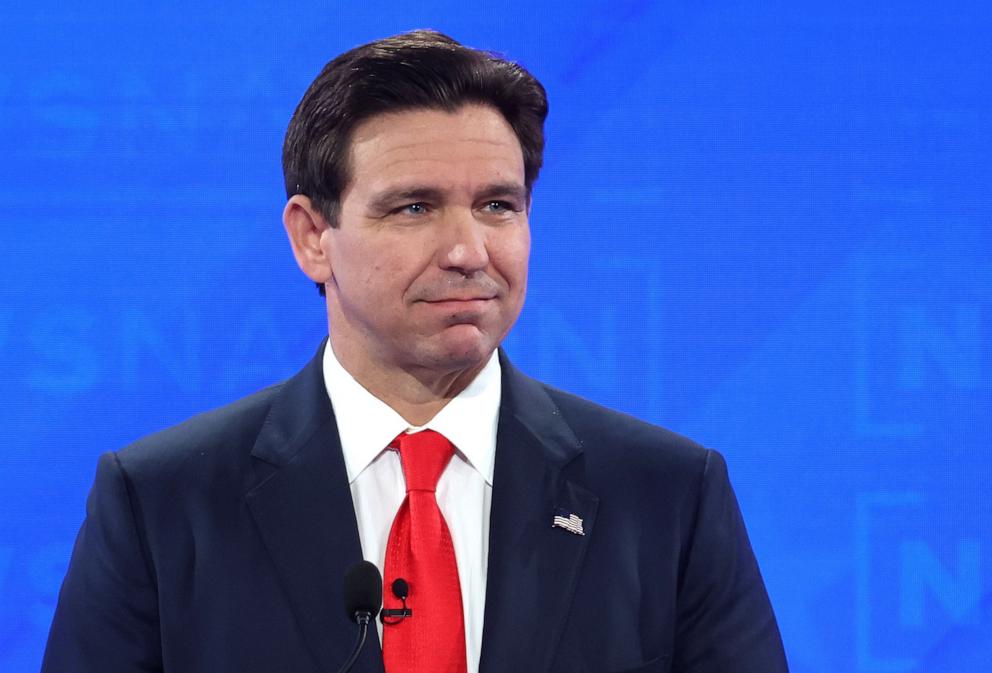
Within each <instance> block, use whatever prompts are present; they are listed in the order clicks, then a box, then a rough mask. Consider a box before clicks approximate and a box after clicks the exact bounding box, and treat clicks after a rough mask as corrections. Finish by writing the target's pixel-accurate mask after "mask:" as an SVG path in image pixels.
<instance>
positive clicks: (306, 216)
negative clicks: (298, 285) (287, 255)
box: [282, 194, 331, 285]
mask: <svg viewBox="0 0 992 673" xmlns="http://www.w3.org/2000/svg"><path fill="white" fill-rule="evenodd" d="M282 223H283V225H284V226H285V227H286V234H288V235H289V243H290V245H291V246H293V255H295V256H296V263H297V264H298V265H299V267H300V269H302V270H303V273H305V274H306V275H307V276H308V277H309V278H310V279H311V280H312V281H314V282H315V283H319V284H321V285H323V284H324V283H326V282H327V281H328V280H330V279H331V260H330V259H329V258H328V256H327V253H326V251H325V250H324V248H323V247H321V245H320V241H321V235H322V234H323V233H324V232H325V231H327V229H329V228H330V225H329V224H328V223H327V220H325V219H324V216H323V215H321V214H320V212H319V211H318V210H317V209H316V208H314V206H313V203H312V202H311V201H310V198H309V197H306V196H303V195H302V194H296V195H294V196H291V197H290V199H289V201H287V202H286V208H285V209H283V211H282Z"/></svg>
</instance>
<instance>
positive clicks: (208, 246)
mask: <svg viewBox="0 0 992 673" xmlns="http://www.w3.org/2000/svg"><path fill="white" fill-rule="evenodd" d="M10 4H13V3H10ZM20 4H21V7H20V8H19V9H14V8H11V7H10V6H9V5H8V6H6V7H5V8H4V9H3V10H0V12H2V14H0V35H2V39H0V59H2V63H3V67H2V68H0V137H2V138H3V141H2V155H3V156H2V158H0V171H2V173H0V176H2V180H0V218H2V219H0V222H2V226H3V238H2V250H3V253H2V254H3V263H2V264H0V298H2V300H0V367H2V372H3V376H2V377H0V414H2V419H0V447H2V449H0V670H3V671H10V672H12V673H21V672H27V671H34V670H37V668H38V665H39V662H40V658H41V652H42V649H43V646H44V640H45V637H46V634H47V629H48V624H49V621H50V619H51V615H52V611H53V608H54V603H55V598H56V593H57V590H58V587H59V583H60V581H61V578H62V575H63V573H64V570H65V566H66V561H67V559H68V556H69V551H70V547H71V544H72V541H73V538H74V536H75V533H76V530H77V528H78V526H79V524H80V522H81V520H82V516H83V512H84V501H85V496H86V493H87V490H88V488H89V485H90V482H91V479H92V476H93V473H94V468H95V463H96V457H97V455H98V454H99V453H100V452H102V451H106V450H108V449H115V448H120V447H121V446H123V445H124V444H126V443H127V442H129V441H131V440H133V439H135V438H136V437H138V436H140V435H142V434H145V433H148V432H150V431H152V430H154V429H157V428H160V427H163V426H165V425H167V424H172V423H175V422H178V421H180V420H181V419H183V418H184V417H186V416H188V415H190V414H192V413H194V412H196V411H199V410H203V409H205V408H208V407H213V406H217V405H220V404H222V403H224V402H227V401H230V400H232V399H233V398H235V397H237V396H240V395H242V394H245V393H248V392H250V391H252V390H255V389H257V388H259V387H261V386H264V385H266V384H269V383H271V382H274V381H276V380H279V379H282V378H285V377H287V376H289V375H290V374H292V373H293V372H294V371H295V370H296V369H297V368H298V367H299V366H301V365H302V364H303V363H304V362H305V361H306V359H307V358H308V357H309V356H310V355H311V353H312V352H313V351H314V349H315V348H316V347H317V344H318V342H319V340H320V338H321V336H322V335H323V334H324V333H325V331H326V330H325V324H324V311H323V308H322V304H321V300H320V299H319V297H318V296H317V294H316V292H315V290H314V288H313V286H312V285H311V284H310V283H309V282H308V281H306V279H305V278H304V277H303V276H302V275H301V274H300V273H299V272H298V271H297V269H296V268H295V264H294V262H293V259H292V256H291V253H290V251H289V247H288V245H287V243H286V242H285V240H284V234H283V231H282V226H281V223H280V213H281V209H282V205H283V202H284V196H283V193H282V188H281V169H280V165H279V157H280V144H281V141H282V135H283V132H284V130H285V126H286V123H287V121H288V119H289V116H290V114H291V113H292V110H293V108H294V107H295V105H296V102H297V101H298V99H299V97H300V96H301V95H302V93H303V91H304V89H305V88H306V86H307V84H308V83H309V81H310V80H311V79H312V77H313V76H314V75H315V74H316V73H317V71H318V70H319V69H320V68H321V66H322V65H323V64H324V63H325V62H326V61H327V60H328V59H329V58H331V57H332V56H334V55H336V54H337V53H339V52H341V51H343V50H345V49H347V48H350V47H352V46H354V45H356V44H359V43H361V42H364V41H367V40H369V39H373V38H376V37H382V36H385V35H388V34H391V33H395V32H399V31H402V30H407V29H410V28H414V27H433V28H438V29H440V30H443V31H445V32H448V33H450V34H452V35H453V36H455V37H456V38H458V39H460V40H462V41H463V42H465V43H467V44H469V45H472V46H477V47H484V48H489V49H495V50H498V51H501V52H504V53H506V54H507V55H509V56H511V57H512V58H515V59H518V60H520V61H521V62H523V63H524V64H525V65H526V66H527V67H528V68H530V69H531V70H532V71H533V72H534V73H535V74H536V75H537V76H538V77H539V78H540V79H541V80H542V81H543V82H544V83H545V85H546V86H547V88H548V92H549V95H550V99H551V115H550V117H549V120H548V128H547V135H548V150H547V158H546V168H545V171H544V173H543V175H542V177H541V179H540V181H539V182H538V185H537V189H536V193H535V205H534V209H533V212H532V218H531V222H532V226H533V236H534V251H533V259H532V279H531V288H530V295H529V298H528V305H527V307H526V308H525V310H524V317H523V318H522V320H521V322H520V323H519V325H518V326H517V327H516V329H515V331H514V332H513V333H512V335H511V336H510V338H509V339H508V341H507V344H506V345H507V349H508V351H509V353H510V355H511V357H512V358H513V359H514V360H515V362H516V363H517V365H518V366H520V367H521V368H522V369H523V370H525V371H527V372H529V373H531V374H532V375H535V376H537V377H539V378H543V379H546V380H548V381H550V382H552V383H554V384H557V385H559V386H562V387H565V388H568V389H571V390H574V391H575V392H578V393H580V394H582V395H585V396H587V397H590V398H593V399H595V400H597V401H599V402H602V403H604V404H607V405H610V406H615V407H618V408H621V409H623V410H626V411H628V412H630V413H633V414H636V415H638V416H641V417H643V418H646V419H649V420H651V421H653V422H657V423H660V424H663V425H665V426H668V427H670V428H672V429H674V430H676V431H678V432H681V433H683V434H686V435H689V436H691V437H693V438H695V439H697V440H698V441H700V442H703V443H705V444H707V445H710V446H713V447H715V448H718V449H720V450H721V451H722V452H724V453H725V455H726V456H727V458H728V461H729V463H730V467H731V476H732V478H733V480H734V482H735V484H736V487H737V489H738V493H739V497H740V500H741V505H742V508H743V510H744V514H745V516H746V518H747V521H748V524H749V528H750V531H751V536H752V540H753V543H754V546H755V549H756V552H757V554H758V557H759V559H760V562H761V564H762V568H763V570H764V574H765V577H766V581H767V584H768V588H769V591H770V593H771V596H772V600H773V603H774V604H775V607H776V610H777V613H778V617H779V621H780V624H781V628H782V633H783V637H784V639H785V644H786V649H787V651H788V655H789V658H790V661H791V664H792V668H793V671H795V672H796V673H807V672H809V673H813V672H816V673H820V672H823V673H827V672H829V673H838V672H845V671H851V672H858V673H869V672H901V671H906V672H923V671H927V672H930V671H949V672H952V673H972V672H977V671H982V670H988V669H989V667H990V665H992V516H990V509H992V506H990V497H989V495H990V490H992V488H990V478H992V468H990V464H992V455H990V454H992V451H990V435H992V432H990V401H992V300H990V291H992V256H990V252H992V240H990V239H992V235H990V233H992V197H990V185H992V159H990V157H992V155H990V150H992V132H990V129H992V93H990V92H992V78H990V72H992V68H990V65H992V40H990V37H989V35H990V33H992V30H990V29H992V9H990V8H989V6H988V4H987V3H985V2H970V3H969V2H960V3H913V2H901V3H863V2H857V3H855V2H845V1H839V2H830V3H804V2H798V3H797V2H762V3H737V2H728V1H714V2H700V1H696V2H678V3H674V2H668V3H652V2H644V1H638V0H621V1H616V0H614V1H612V2H606V1H601V2H568V3H561V4H543V5H538V6H534V5H532V4H531V3H530V2H523V1H515V0H507V1H504V2H499V3H466V2H464V1H463V0H459V1H457V2H456V1H451V2H435V3H418V4H417V8H416V9H415V10H413V9H411V7H409V6H405V5H404V4H403V3H354V4H348V5H345V4H331V3H309V2H297V3H293V4H292V8H291V9H286V8H283V9H276V8H275V5H276V4H279V5H282V3H272V4H267V3H249V2H239V3H231V4H229V5H227V6H224V5H221V4H210V3H199V2H196V3H192V2H184V1H177V2H170V3H154V4H153V3H114V2H90V3H86V4H85V5H79V6H78V8H75V9H72V8H69V7H70V5H65V3H54V2H49V1H45V0H42V1H40V2H34V3H20ZM285 7H288V5H287V6H285Z"/></svg>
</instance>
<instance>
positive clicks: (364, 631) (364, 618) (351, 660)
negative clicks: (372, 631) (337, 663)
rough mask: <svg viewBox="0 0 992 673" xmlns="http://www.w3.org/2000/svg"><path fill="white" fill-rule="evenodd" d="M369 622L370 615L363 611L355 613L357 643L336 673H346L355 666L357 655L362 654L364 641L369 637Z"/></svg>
mask: <svg viewBox="0 0 992 673" xmlns="http://www.w3.org/2000/svg"><path fill="white" fill-rule="evenodd" d="M371 620H372V613H370V612H366V611H365V610H362V611H358V612H355V621H356V622H358V642H357V643H356V644H355V649H354V650H353V651H352V653H351V656H350V657H348V661H346V662H344V666H342V667H341V669H340V670H339V671H338V673H348V671H350V670H351V667H352V666H354V665H355V662H356V661H357V660H358V655H359V654H361V652H362V646H363V645H365V639H366V638H367V637H368V635H369V622H370V621H371Z"/></svg>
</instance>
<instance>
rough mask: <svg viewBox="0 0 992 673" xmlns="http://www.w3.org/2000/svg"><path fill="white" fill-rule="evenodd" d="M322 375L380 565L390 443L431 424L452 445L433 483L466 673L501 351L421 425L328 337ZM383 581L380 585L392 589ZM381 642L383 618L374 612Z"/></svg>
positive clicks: (475, 628)
mask: <svg viewBox="0 0 992 673" xmlns="http://www.w3.org/2000/svg"><path fill="white" fill-rule="evenodd" d="M323 366H324V383H325V385H326V386H327V394H328V396H329V397H330V399H331V405H332V407H333V408H334V416H335V418H336V419H337V424H338V434H339V435H340V437H341V450H342V452H343V453H344V464H345V467H346V469H347V471H348V483H349V484H350V486H351V497H352V500H353V501H354V503H355V515H356V516H357V518H358V534H359V537H360V538H361V542H362V556H364V557H365V559H366V560H367V561H371V562H372V563H374V564H376V566H377V567H378V568H379V572H380V573H381V572H383V570H384V567H385V558H386V543H387V541H388V539H389V529H390V527H391V526H392V524H393V519H394V518H395V517H396V512H397V511H398V510H399V508H400V505H401V504H402V503H403V499H404V497H406V482H405V480H404V479H403V467H402V465H401V463H400V456H399V453H398V452H396V451H394V450H392V449H389V448H388V446H389V443H390V442H391V441H392V440H393V439H394V438H395V437H396V436H397V435H398V434H400V433H401V432H404V431H410V432H416V431H418V430H426V429H430V430H434V431H435V432H439V433H441V434H442V435H444V436H445V437H447V438H448V440H449V441H450V442H451V443H452V444H454V445H455V449H456V450H455V455H454V457H453V458H452V459H451V462H450V463H448V466H447V467H446V468H445V470H444V472H443V473H442V474H441V478H440V480H439V481H438V485H437V494H436V495H437V504H438V507H439V508H440V509H441V513H442V514H443V515H444V519H445V521H446V522H447V524H448V529H449V530H450V531H451V541H452V543H453V544H454V547H455V561H456V562H457V564H458V580H459V583H460V584H461V590H462V608H463V610H464V618H465V649H466V653H465V654H466V661H467V663H468V673H477V671H478V670H479V655H480V652H481V650H482V622H483V617H484V612H485V602H486V571H487V569H488V561H489V507H490V503H491V501H492V490H493V462H494V458H495V456H496V424H497V421H498V420H499V404H500V394H501V376H500V366H499V358H498V357H497V355H496V353H493V355H492V357H490V359H489V362H488V363H486V366H485V367H484V368H483V369H482V371H481V372H479V374H478V376H476V377H475V380H473V381H472V382H471V383H470V384H469V385H468V387H467V388H465V390H463V391H462V392H461V393H459V394H458V396H457V397H455V398H454V399H452V400H451V401H450V402H448V404H447V405H445V407H444V408H443V409H441V411H439V412H438V414H437V415H436V416H435V417H434V418H432V419H431V420H430V421H428V422H427V424H426V425H424V426H421V427H416V428H415V427H412V426H411V425H410V424H409V423H407V422H406V421H405V420H403V417H402V416H400V415H399V414H398V413H396V412H395V411H394V410H393V409H392V408H391V407H390V406H388V405H387V404H386V403H385V402H383V401H382V400H380V399H379V398H377V397H375V396H374V395H372V393H370V392H369V391H368V390H366V389H365V388H363V387H362V386H361V384H360V383H358V382H357V381H356V380H355V379H354V378H353V377H352V376H351V374H349V373H348V372H347V371H346V370H345V369H344V367H342V366H341V363H340V362H338V359H337V357H335V355H334V352H333V350H332V349H331V345H330V341H328V343H327V347H326V348H324V362H323ZM389 590H390V589H389V587H385V589H384V591H389ZM376 626H377V627H378V629H379V642H380V643H381V642H382V623H381V622H379V621H378V620H376Z"/></svg>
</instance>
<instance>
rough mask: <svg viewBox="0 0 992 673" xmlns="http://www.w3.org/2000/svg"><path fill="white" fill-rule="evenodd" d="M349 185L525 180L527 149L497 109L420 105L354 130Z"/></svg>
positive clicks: (373, 188) (372, 188)
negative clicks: (451, 109)
mask: <svg viewBox="0 0 992 673" xmlns="http://www.w3.org/2000/svg"><path fill="white" fill-rule="evenodd" d="M348 178H349V179H348V183H349V184H348V187H347V189H346V191H356V192H361V193H369V192H377V191H382V190H385V189H391V190H395V189H400V188H413V187H415V186H431V187H434V188H437V189H457V188H459V187H461V188H465V189H468V188H471V187H472V186H473V185H477V184H481V183H489V184H496V183H499V184H519V185H520V186H523V184H524V162H523V151H522V149H521V147H520V142H519V140H518V139H517V136H516V134H515V133H514V132H513V129H512V127H511V126H510V125H509V123H508V122H507V121H506V119H505V118H503V116H502V115H501V114H500V113H499V112H498V111H496V110H495V109H494V108H491V107H489V106H483V105H465V106H462V107H460V108H458V109H456V110H454V111H450V112H449V111H446V110H437V109H416V110H406V111H402V112H389V113H384V114H380V115H376V116H374V117H370V118H369V119H366V120H364V121H363V122H362V123H360V124H359V125H357V126H356V127H355V129H354V131H353V132H352V134H351V139H350V143H349V151H348Z"/></svg>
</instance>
